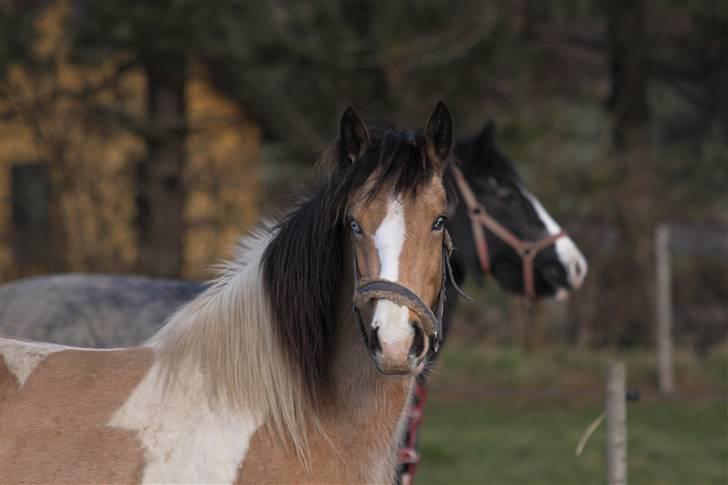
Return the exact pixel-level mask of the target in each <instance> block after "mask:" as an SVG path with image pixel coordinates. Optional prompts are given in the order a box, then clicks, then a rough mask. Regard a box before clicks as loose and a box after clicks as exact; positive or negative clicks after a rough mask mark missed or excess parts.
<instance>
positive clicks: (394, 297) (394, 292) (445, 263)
mask: <svg viewBox="0 0 728 485" xmlns="http://www.w3.org/2000/svg"><path fill="white" fill-rule="evenodd" d="M452 249H453V248H452V241H451V240H450V235H449V234H448V232H447V231H446V230H444V231H443V239H442V279H441V284H440V293H439V295H438V298H437V307H436V308H435V310H434V311H433V310H432V309H431V308H430V307H429V306H428V305H427V304H426V303H425V302H424V301H422V299H421V298H420V297H419V296H417V294H415V292H413V291H412V290H410V289H409V288H407V287H406V286H403V285H400V284H399V283H396V282H394V281H390V280H385V279H369V278H362V277H361V273H360V272H359V264H358V262H357V259H356V251H354V296H353V302H354V313H355V314H356V317H357V320H358V322H359V329H360V330H361V332H362V336H363V337H364V340H365V341H366V339H367V333H366V329H365V326H364V322H363V321H362V318H361V313H360V311H359V308H360V307H363V306H364V305H366V304H367V303H369V302H370V301H372V300H389V301H392V302H394V303H396V304H398V305H402V306H406V307H407V308H409V309H410V310H412V311H413V312H415V313H416V314H417V316H419V317H420V321H421V322H422V326H423V330H424V331H425V334H426V335H427V336H428V337H429V338H430V349H429V351H428V355H432V354H435V353H437V352H438V351H439V350H440V344H441V343H442V317H443V313H444V309H445V283H447V280H448V279H449V280H450V282H451V283H452V285H453V287H454V288H455V290H456V291H457V292H458V293H460V294H461V295H462V296H464V297H465V298H468V297H467V295H465V293H464V292H463V290H461V289H460V287H458V285H457V283H455V279H454V278H453V275H452V267H451V266H450V254H451V253H452Z"/></svg>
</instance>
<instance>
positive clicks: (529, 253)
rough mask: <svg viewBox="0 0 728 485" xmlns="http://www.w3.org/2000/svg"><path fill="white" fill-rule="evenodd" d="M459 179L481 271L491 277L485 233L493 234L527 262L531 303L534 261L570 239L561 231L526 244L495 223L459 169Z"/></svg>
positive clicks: (527, 290) (525, 288) (455, 171)
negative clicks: (559, 243) (552, 247)
mask: <svg viewBox="0 0 728 485" xmlns="http://www.w3.org/2000/svg"><path fill="white" fill-rule="evenodd" d="M452 171H453V174H454V175H455V183H456V184H457V186H458V190H459V191H460V195H461V196H462V198H463V201H464V202H465V206H466V207H467V208H468V217H469V218H470V225H471V227H472V229H473V239H474V241H475V248H476V251H477V253H478V260H479V261H480V268H481V269H482V270H483V272H484V273H490V270H491V268H490V254H488V239H487V237H486V235H485V229H488V230H489V231H490V232H492V233H493V234H494V235H495V236H496V237H497V238H498V239H500V240H501V241H503V242H504V243H506V244H507V245H508V246H510V247H511V248H513V250H514V251H515V252H516V253H517V254H518V256H520V258H521V260H522V261H523V292H524V294H525V295H526V297H528V298H529V299H531V300H534V299H535V298H536V288H535V278H534V270H533V260H534V259H535V258H536V255H538V253H540V252H541V251H543V250H544V249H546V248H548V247H549V246H551V245H553V244H554V243H556V241H558V240H559V239H561V238H562V237H565V236H566V232H565V231H563V230H561V231H559V232H558V233H556V234H551V235H549V236H547V237H545V238H543V239H541V240H539V241H524V240H522V239H520V238H519V237H518V236H516V235H515V234H513V233H512V232H511V231H510V230H509V229H508V228H507V227H505V226H504V225H502V224H501V223H500V222H498V221H496V220H495V219H493V217H491V216H490V214H488V212H487V211H486V210H485V207H483V205H482V204H481V203H480V202H479V201H478V199H477V198H476V197H475V193H474V192H473V189H471V188H470V184H468V181H467V180H466V179H465V175H463V172H462V171H461V170H460V169H459V168H458V167H456V166H454V165H453V166H452Z"/></svg>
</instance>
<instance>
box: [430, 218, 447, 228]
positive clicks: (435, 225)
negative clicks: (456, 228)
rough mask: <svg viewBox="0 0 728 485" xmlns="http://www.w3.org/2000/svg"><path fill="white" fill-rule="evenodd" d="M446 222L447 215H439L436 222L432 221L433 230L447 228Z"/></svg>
mask: <svg viewBox="0 0 728 485" xmlns="http://www.w3.org/2000/svg"><path fill="white" fill-rule="evenodd" d="M446 222H447V217H445V216H439V217H438V218H437V219H435V222H433V223H432V230H433V231H442V230H443V229H445V223H446Z"/></svg>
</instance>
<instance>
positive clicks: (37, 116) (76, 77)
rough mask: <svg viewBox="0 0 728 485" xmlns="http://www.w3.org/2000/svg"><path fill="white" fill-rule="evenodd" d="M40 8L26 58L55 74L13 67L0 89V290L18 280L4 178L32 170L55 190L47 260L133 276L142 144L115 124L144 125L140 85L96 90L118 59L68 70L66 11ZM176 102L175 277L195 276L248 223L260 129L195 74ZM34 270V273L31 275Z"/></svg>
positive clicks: (132, 80)
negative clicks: (180, 123)
mask: <svg viewBox="0 0 728 485" xmlns="http://www.w3.org/2000/svg"><path fill="white" fill-rule="evenodd" d="M51 5H52V6H51V7H50V8H48V9H47V10H46V11H45V12H44V14H43V15H41V16H40V17H39V18H38V26H39V30H40V31H41V32H42V33H43V36H42V38H41V39H40V40H39V42H38V43H37V45H36V49H35V55H36V56H37V57H38V58H39V59H43V60H53V61H54V63H53V64H54V68H53V69H51V70H50V71H48V72H43V73H38V72H32V71H31V70H30V69H28V68H27V67H26V66H22V65H17V66H12V67H11V68H10V69H9V71H8V73H7V75H6V77H5V78H4V79H2V80H0V113H5V114H7V115H6V116H4V117H0V281H6V280H8V279H12V278H15V277H17V276H20V275H22V274H21V272H20V270H19V268H18V267H17V265H16V264H15V262H14V261H13V255H12V246H11V242H12V240H11V238H12V226H11V221H10V168H11V166H12V165H13V164H16V163H25V162H33V161H44V162H47V163H49V164H50V168H51V174H52V183H53V184H54V187H55V188H57V189H62V195H61V204H60V214H61V217H62V219H63V221H64V227H65V228H66V234H67V248H66V249H65V250H64V251H63V254H59V255H57V257H58V258H61V259H62V260H63V261H64V263H65V264H64V267H65V268H66V269H67V270H68V271H107V272H130V271H134V262H135V259H136V252H137V250H136V242H135V237H134V229H133V221H134V217H135V208H134V173H135V167H136V162H137V161H138V160H140V159H142V158H143V157H144V156H145V145H144V143H143V140H142V139H141V138H140V137H139V136H137V135H135V134H133V133H132V131H131V130H129V129H128V125H127V124H126V122H125V120H126V119H129V120H141V119H143V118H142V117H143V115H144V106H145V96H146V93H145V77H144V74H143V72H140V71H129V72H125V73H124V74H122V75H121V76H120V77H119V78H118V80H117V82H114V83H111V82H108V83H106V84H107V85H104V86H103V87H101V88H97V87H98V86H100V85H102V84H104V82H105V81H106V80H108V79H112V77H113V75H114V73H115V72H116V71H117V66H118V63H120V62H122V61H123V59H109V60H108V61H107V62H105V63H103V64H101V65H97V66H93V67H80V66H77V65H72V64H70V63H69V62H68V61H67V52H66V47H65V45H64V35H63V30H62V21H63V17H64V15H65V13H66V7H67V4H66V3H65V2H55V3H52V4H51ZM89 90H93V92H92V93H89ZM186 96H187V100H186V101H187V108H188V113H187V115H188V122H189V125H190V127H191V128H192V133H193V134H192V135H191V136H189V138H188V141H187V149H188V167H187V173H186V174H185V180H186V182H187V187H188V190H189V200H188V206H187V209H186V218H187V222H188V226H189V228H188V231H187V234H186V235H185V243H186V250H185V267H184V268H183V269H182V271H183V274H184V275H185V276H188V277H195V278H201V277H205V276H207V275H208V273H207V271H206V267H207V266H209V265H210V264H212V263H214V262H215V261H216V260H218V259H219V258H221V257H225V256H227V255H228V254H229V249H230V247H231V246H232V244H233V243H234V241H235V239H236V237H237V235H238V234H240V232H242V231H243V230H245V228H246V227H247V226H249V225H250V224H252V223H253V222H255V220H256V218H257V192H258V178H257V161H258V158H259V151H260V131H259V129H258V128H257V127H256V126H255V125H254V123H253V122H252V121H250V119H248V118H247V117H246V116H245V113H243V112H241V110H240V109H239V107H238V106H237V105H236V104H235V103H232V102H231V101H229V100H228V99H226V98H225V97H223V96H221V95H220V94H218V93H216V92H215V91H214V89H212V88H211V87H210V83H209V82H207V80H206V76H205V72H204V70H203V69H201V68H199V67H196V68H193V69H192V70H191V73H190V77H189V79H188V83H187V91H186ZM54 257H55V256H54ZM38 271H40V272H42V271H43V268H40V269H33V270H32V272H38ZM24 272H25V273H27V272H28V270H27V269H26V270H25V271H24Z"/></svg>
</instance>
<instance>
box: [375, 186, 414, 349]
mask: <svg viewBox="0 0 728 485" xmlns="http://www.w3.org/2000/svg"><path fill="white" fill-rule="evenodd" d="M405 227H406V226H405V215H404V207H402V204H401V203H400V201H399V200H398V199H397V198H396V197H394V196H392V197H390V199H389V202H388V205H387V214H386V216H385V217H384V219H383V220H382V223H381V224H380V225H379V227H378V228H377V230H376V232H375V233H374V245H375V247H376V248H377V253H378V256H379V264H380V271H379V278H381V279H386V280H390V281H395V282H396V281H397V280H398V278H399V262H400V256H401V254H402V247H403V246H404V241H405V236H406V235H405V232H406V231H405ZM372 328H376V329H378V337H379V342H380V344H381V346H382V351H383V352H384V353H385V354H390V355H387V357H389V358H395V359H397V360H399V359H402V360H403V361H405V360H406V359H407V354H408V352H409V348H410V345H411V343H412V337H413V335H414V331H413V329H412V326H411V325H410V324H409V309H408V308H407V307H406V306H402V305H397V304H396V303H393V302H391V301H389V300H378V301H377V302H376V305H375V307H374V317H373V319H372Z"/></svg>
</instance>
